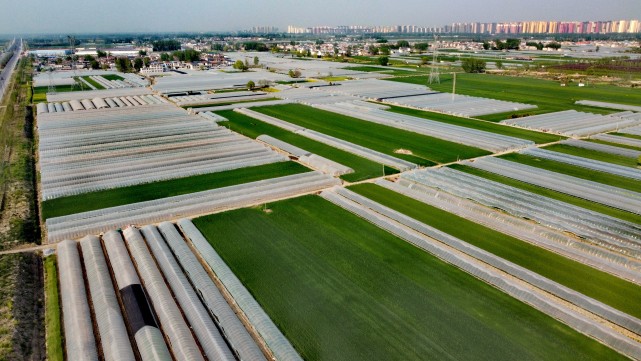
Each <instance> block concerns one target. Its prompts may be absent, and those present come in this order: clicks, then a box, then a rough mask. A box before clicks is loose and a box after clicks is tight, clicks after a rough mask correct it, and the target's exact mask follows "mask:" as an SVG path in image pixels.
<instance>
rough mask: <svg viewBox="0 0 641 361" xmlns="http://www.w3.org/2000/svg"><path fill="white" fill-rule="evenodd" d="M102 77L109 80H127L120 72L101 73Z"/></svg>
mask: <svg viewBox="0 0 641 361" xmlns="http://www.w3.org/2000/svg"><path fill="white" fill-rule="evenodd" d="M101 77H103V78H105V79H107V80H125V78H123V77H121V76H120V75H118V74H107V75H101Z"/></svg>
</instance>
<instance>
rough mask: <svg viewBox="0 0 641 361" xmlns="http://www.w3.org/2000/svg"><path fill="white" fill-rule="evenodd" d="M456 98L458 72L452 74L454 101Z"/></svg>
mask: <svg viewBox="0 0 641 361" xmlns="http://www.w3.org/2000/svg"><path fill="white" fill-rule="evenodd" d="M455 96H456V72H454V73H452V101H454V97H455Z"/></svg>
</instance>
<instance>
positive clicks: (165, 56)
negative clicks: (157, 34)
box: [160, 53, 172, 61]
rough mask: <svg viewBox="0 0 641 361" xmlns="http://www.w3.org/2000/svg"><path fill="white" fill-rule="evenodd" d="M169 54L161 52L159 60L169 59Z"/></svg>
mask: <svg viewBox="0 0 641 361" xmlns="http://www.w3.org/2000/svg"><path fill="white" fill-rule="evenodd" d="M171 59H172V58H171V55H169V53H162V54H160V60H162V61H171Z"/></svg>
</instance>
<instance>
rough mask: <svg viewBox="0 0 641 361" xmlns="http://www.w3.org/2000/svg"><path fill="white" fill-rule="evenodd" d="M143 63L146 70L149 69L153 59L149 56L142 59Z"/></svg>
mask: <svg viewBox="0 0 641 361" xmlns="http://www.w3.org/2000/svg"><path fill="white" fill-rule="evenodd" d="M142 63H143V64H144V65H145V68H148V67H149V64H151V59H149V57H148V56H145V57H144V58H143V59H142Z"/></svg>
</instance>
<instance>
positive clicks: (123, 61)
mask: <svg viewBox="0 0 641 361" xmlns="http://www.w3.org/2000/svg"><path fill="white" fill-rule="evenodd" d="M115 62H116V69H118V71H120V72H123V73H130V72H131V69H132V67H131V61H129V58H127V57H126V56H120V57H117V58H116V61H115Z"/></svg>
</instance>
